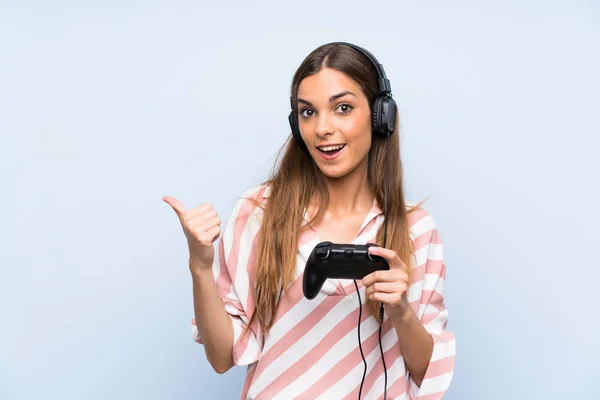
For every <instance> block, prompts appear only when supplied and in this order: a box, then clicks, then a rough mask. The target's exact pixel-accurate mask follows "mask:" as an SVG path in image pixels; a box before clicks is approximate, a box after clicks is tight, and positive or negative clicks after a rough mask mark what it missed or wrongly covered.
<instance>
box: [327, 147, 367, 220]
mask: <svg viewBox="0 0 600 400" xmlns="http://www.w3.org/2000/svg"><path fill="white" fill-rule="evenodd" d="M367 163H368V160H367V159H366V158H365V160H364V161H363V162H362V163H361V164H360V165H358V166H357V167H356V168H355V169H354V171H352V172H351V173H349V174H348V175H346V176H344V177H341V178H335V179H332V178H326V182H327V189H328V192H329V205H328V207H327V210H328V211H329V212H330V213H331V214H333V215H336V216H345V215H350V214H356V213H363V212H368V211H369V210H370V209H371V207H372V206H373V193H372V191H371V188H370V186H369V181H368V169H367V168H368V167H367Z"/></svg>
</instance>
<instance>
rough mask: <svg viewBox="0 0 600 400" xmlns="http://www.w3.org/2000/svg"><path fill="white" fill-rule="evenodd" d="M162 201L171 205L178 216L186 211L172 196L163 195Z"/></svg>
mask: <svg viewBox="0 0 600 400" xmlns="http://www.w3.org/2000/svg"><path fill="white" fill-rule="evenodd" d="M163 201H164V202H165V203H167V204H168V205H170V206H171V207H173V210H175V213H176V214H177V216H178V217H179V218H181V217H183V214H185V213H186V212H187V211H186V209H185V207H184V206H183V204H181V202H180V201H179V200H177V199H176V198H175V197H173V196H165V197H163Z"/></svg>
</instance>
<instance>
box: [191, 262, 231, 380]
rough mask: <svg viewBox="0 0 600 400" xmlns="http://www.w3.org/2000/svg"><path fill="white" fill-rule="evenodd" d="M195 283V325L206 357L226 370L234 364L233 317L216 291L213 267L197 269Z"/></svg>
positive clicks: (193, 279) (218, 370)
mask: <svg viewBox="0 0 600 400" xmlns="http://www.w3.org/2000/svg"><path fill="white" fill-rule="evenodd" d="M192 270H194V269H192ZM195 270H199V269H195ZM192 284H193V297H194V314H195V318H196V326H197V327H198V333H199V334H200V338H201V339H202V343H203V344H204V350H205V352H206V357H207V359H208V361H209V362H210V364H211V365H212V367H213V368H214V369H215V371H217V372H218V373H224V372H226V371H227V370H228V369H229V368H231V367H232V366H233V357H232V348H233V324H232V322H231V318H230V317H229V315H228V314H227V312H226V311H225V307H224V306H223V302H222V301H221V298H220V297H219V293H218V292H217V285H216V284H215V281H214V278H213V274H212V269H210V268H209V269H203V270H202V271H201V272H194V273H193V274H192Z"/></svg>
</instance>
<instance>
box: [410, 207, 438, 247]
mask: <svg viewBox="0 0 600 400" xmlns="http://www.w3.org/2000/svg"><path fill="white" fill-rule="evenodd" d="M421 204H422V203H415V202H409V201H407V202H406V208H407V219H408V226H409V233H410V237H411V238H412V239H415V238H419V237H421V236H424V235H425V236H429V237H431V236H433V235H434V234H437V224H436V222H435V219H434V218H433V215H431V214H430V213H429V211H427V210H426V209H425V208H424V207H423V206H422V205H421Z"/></svg>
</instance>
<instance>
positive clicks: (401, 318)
mask: <svg viewBox="0 0 600 400" xmlns="http://www.w3.org/2000/svg"><path fill="white" fill-rule="evenodd" d="M386 311H387V314H388V315H389V316H390V318H391V319H392V321H393V322H394V323H395V324H396V323H398V324H402V325H409V324H410V323H411V322H412V317H413V314H414V312H413V310H412V308H411V307H410V304H408V303H407V304H403V305H399V306H396V307H390V306H387V307H386Z"/></svg>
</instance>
